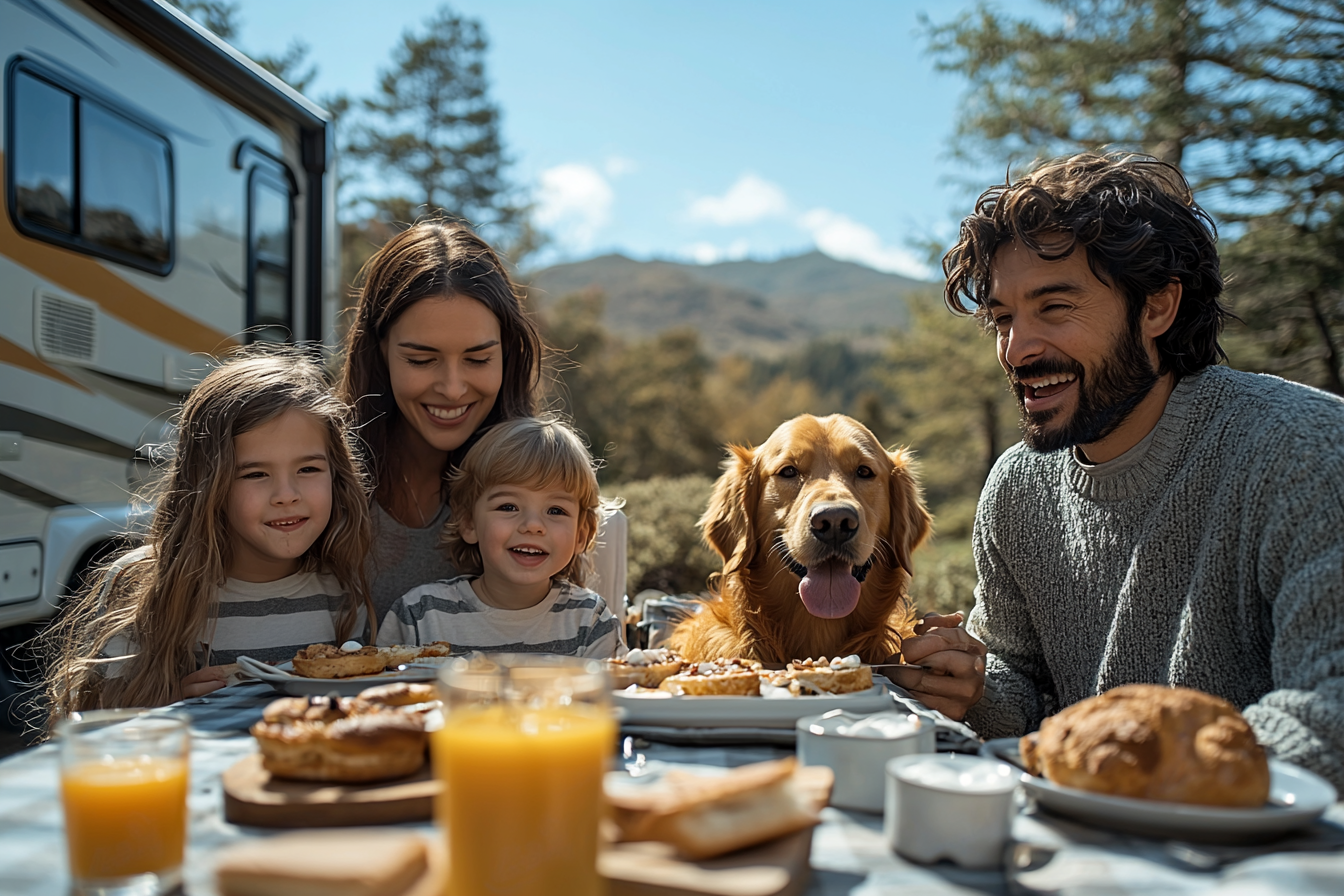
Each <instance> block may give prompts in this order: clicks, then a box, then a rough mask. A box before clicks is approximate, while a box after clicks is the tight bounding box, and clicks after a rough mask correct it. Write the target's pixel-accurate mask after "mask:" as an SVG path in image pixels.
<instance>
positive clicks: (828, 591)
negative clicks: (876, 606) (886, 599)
mask: <svg viewBox="0 0 1344 896" xmlns="http://www.w3.org/2000/svg"><path fill="white" fill-rule="evenodd" d="M798 596H799V597H801V598H802V599H803V606H805V607H807V612H809V613H811V614H812V615H813V616H820V617H821V618H822V619H839V618H840V617H841V616H848V615H849V614H850V613H852V612H854V608H855V607H856V606H858V605H859V580H858V579H856V578H854V573H853V572H852V571H851V569H850V565H849V564H848V563H844V562H842V561H840V560H828V561H827V562H825V563H823V564H822V565H821V566H809V567H808V569H807V575H805V576H803V580H802V581H801V582H799V583H798Z"/></svg>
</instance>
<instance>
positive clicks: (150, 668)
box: [47, 347, 369, 717]
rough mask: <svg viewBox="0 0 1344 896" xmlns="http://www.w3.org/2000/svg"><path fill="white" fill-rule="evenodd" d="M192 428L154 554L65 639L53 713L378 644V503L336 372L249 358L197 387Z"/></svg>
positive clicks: (193, 687) (188, 407)
mask: <svg viewBox="0 0 1344 896" xmlns="http://www.w3.org/2000/svg"><path fill="white" fill-rule="evenodd" d="M178 427H179V428H178V434H177V448H176V453H175V455H174V457H173V459H172V461H171V463H170V465H169V467H168V469H167V471H166V472H165V475H164V476H163V478H162V479H161V480H160V483H159V486H158V495H157V506H156V508H155V511H154V518H153V521H152V523H151V524H150V529H149V534H148V537H147V538H146V543H145V545H144V547H141V548H138V549H136V550H134V551H131V552H130V553H129V554H126V555H124V556H122V557H121V558H119V559H118V560H116V561H114V562H113V563H111V564H109V565H108V566H107V567H105V568H104V569H103V570H102V571H101V572H100V574H99V575H98V577H97V578H96V579H95V582H94V584H93V586H92V587H91V589H90V590H89V592H88V593H87V594H86V595H85V597H84V599H83V600H82V601H81V603H80V605H79V606H78V607H77V608H75V609H74V611H73V612H72V613H71V614H70V615H69V617H68V618H67V619H66V620H65V622H64V623H62V624H61V625H60V626H59V628H58V629H57V633H56V635H55V637H56V638H57V639H58V640H57V641H56V642H55V643H56V647H57V650H58V652H59V656H58V658H57V661H56V662H55V663H53V666H52V671H51V673H50V675H49V679H48V684H47V691H48V697H49V698H50V701H51V704H50V706H51V710H52V714H53V717H60V716H64V715H66V714H68V713H70V712H71V711H75V710H81V709H91V708H95V707H104V708H108V707H120V706H157V705H161V704H165V703H172V702H174V701H176V700H180V699H182V698H184V697H193V696H200V695H201V694H206V693H209V692H210V691H213V690H216V689H218V688H221V687H223V686H224V684H225V683H226V679H227V675H228V670H227V669H226V668H225V664H229V663H232V662H234V660H235V659H236V658H237V656H238V655H239V654H242V653H246V654H248V655H250V656H253V657H257V658H258V659H263V660H278V659H288V658H289V657H291V656H293V654H294V653H295V651H296V650H298V649H299V648H301V647H304V646H307V645H308V644H311V643H314V642H320V641H321V642H333V641H334V642H336V643H340V642H341V641H343V640H345V639H346V638H347V637H350V636H351V635H354V636H356V637H362V636H363V635H364V634H365V631H364V630H365V624H366V620H367V619H368V618H369V617H368V615H367V614H368V609H369V604H368V595H367V586H366V584H365V579H364V570H363V561H364V555H365V553H366V551H367V549H368V544H369V522H368V504H367V501H368V499H367V497H366V493H365V489H364V479H363V474H362V472H361V470H360V468H359V466H358V465H357V463H356V461H355V458H354V454H353V451H352V446H351V436H350V428H349V422H348V419H347V408H346V407H345V405H343V404H342V403H341V402H340V401H339V400H337V399H336V397H335V396H334V395H333V394H332V393H331V391H330V389H329V388H328V387H327V385H326V381H325V380H324V378H323V374H322V369H321V367H319V366H318V365H317V364H316V363H314V361H312V360H310V359H309V358H307V357H305V356H304V355H303V354H301V353H300V352H299V351H297V350H295V349H285V348H277V347H267V348H265V349H263V348H260V347H254V348H251V349H248V350H245V351H243V352H241V353H239V354H238V355H237V356H235V357H234V358H232V359H231V360H229V361H227V362H226V363H225V364H224V365H223V366H221V367H219V368H217V369H216V370H214V371H212V372H211V373H210V374H209V375H208V376H207V377H206V378H205V379H204V380H202V382H201V383H200V385H198V386H197V387H196V388H195V389H194V390H193V391H192V393H191V395H190V396H189V397H188V398H187V400H186V402H185V404H184V405H183V407H182V412H181V416H180V420H179V423H178Z"/></svg>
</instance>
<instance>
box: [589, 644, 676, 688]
mask: <svg viewBox="0 0 1344 896" xmlns="http://www.w3.org/2000/svg"><path fill="white" fill-rule="evenodd" d="M684 665H685V661H684V660H683V659H682V658H681V657H679V656H677V655H676V654H675V653H673V652H672V651H670V650H667V649H666V648H662V647H651V648H649V649H647V650H640V649H639V648H636V649H634V650H631V651H630V652H629V653H627V654H626V655H625V659H623V660H607V661H606V667H607V674H608V675H610V676H611V686H612V687H613V688H615V689H616V690H624V689H625V688H628V687H630V685H632V684H635V685H639V686H640V687H642V688H656V687H658V685H660V684H662V683H663V679H665V678H667V677H668V676H669V675H676V674H677V673H678V672H680V671H681V668H682V666H684Z"/></svg>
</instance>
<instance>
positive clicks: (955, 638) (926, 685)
mask: <svg viewBox="0 0 1344 896" xmlns="http://www.w3.org/2000/svg"><path fill="white" fill-rule="evenodd" d="M961 622H962V615H961V614H960V613H953V614H952V615H951V616H940V615H938V614H937V613H929V614H928V615H927V616H925V617H924V618H923V619H922V620H920V622H919V623H917V624H916V625H915V637H913V638H906V639H905V640H904V641H902V642H901V656H902V657H903V658H904V660H905V662H907V663H910V664H912V665H921V666H927V667H928V669H927V670H925V671H923V672H921V673H920V674H919V680H918V681H917V682H914V683H912V684H907V685H905V688H906V690H908V691H910V692H911V693H912V694H913V695H914V696H915V697H917V698H918V699H919V701H920V702H921V703H923V704H924V705H925V706H927V707H929V708H930V709H936V710H938V711H939V712H941V713H943V714H944V715H946V716H947V717H948V718H950V719H956V720H958V721H960V720H961V719H964V718H965V717H966V711H967V710H969V709H970V708H971V707H972V706H974V705H975V704H976V702H977V701H979V699H980V698H981V697H982V696H984V693H985V655H986V654H987V653H988V652H989V651H987V650H986V649H985V645H984V644H981V643H980V642H979V641H977V640H976V639H975V638H973V637H971V636H970V634H969V633H968V632H967V631H966V629H964V628H962V627H961ZM907 677H910V678H912V677H913V675H908V676H907Z"/></svg>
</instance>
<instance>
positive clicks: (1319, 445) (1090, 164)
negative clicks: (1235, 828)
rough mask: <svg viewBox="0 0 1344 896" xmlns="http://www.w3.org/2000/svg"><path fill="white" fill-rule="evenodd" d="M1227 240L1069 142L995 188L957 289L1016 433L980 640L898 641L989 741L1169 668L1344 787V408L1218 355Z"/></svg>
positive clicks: (987, 539) (994, 515)
mask: <svg viewBox="0 0 1344 896" xmlns="http://www.w3.org/2000/svg"><path fill="white" fill-rule="evenodd" d="M1214 240H1215V236H1214V233H1213V227H1212V224H1211V223H1210V221H1209V219H1208V217H1207V216H1206V215H1205V213H1204V212H1203V211H1202V210H1201V209H1200V208H1199V207H1198V206H1197V205H1196V204H1195V202H1194V199H1193V196H1192V195H1191V192H1190V188H1189V186H1188V185H1187V183H1186V182H1185V179H1184V178H1183V177H1182V176H1181V174H1180V173H1179V172H1178V171H1177V170H1176V169H1175V168H1173V167H1171V166H1169V165H1166V164H1164V163H1161V162H1158V161H1157V160H1155V159H1152V158H1149V157H1146V156H1136V155H1120V154H1115V155H1105V156H1103V155H1095V154H1084V155H1078V156H1074V157H1072V158H1068V159H1059V160H1055V161H1051V162H1047V163H1045V164H1044V165H1042V166H1040V167H1038V168H1037V169H1036V170H1035V171H1033V172H1032V173H1031V174H1029V175H1027V176H1026V177H1023V178H1022V179H1020V180H1019V181H1017V182H1016V183H1009V184H1004V185H1001V186H997V187H994V188H992V189H990V190H988V191H987V192H985V193H984V194H983V195H982V196H981V197H980V199H979V201H978V202H977V204H976V209H975V213H974V214H972V215H971V216H970V217H968V218H966V219H965V221H963V222H962V225H961V236H960V240H959V242H958V243H957V245H956V246H955V247H953V248H952V250H951V251H950V252H948V254H947V256H946V258H945V259H944V261H943V268H944V271H945V272H946V273H947V277H948V282H947V289H946V299H947V303H948V305H949V307H951V308H952V310H953V311H957V312H961V313H971V312H970V311H968V307H967V304H966V303H969V305H970V306H971V308H972V309H973V313H974V314H975V316H976V317H977V318H979V319H980V320H981V321H982V322H984V323H985V325H986V326H988V327H991V328H992V329H993V330H994V332H995V334H996V336H997V342H998V353H999V361H1000V363H1001V364H1002V365H1003V369H1004V371H1005V372H1006V373H1007V374H1008V381H1009V384H1010V386H1011V388H1012V390H1013V392H1014V394H1015V395H1016V396H1017V399H1018V403H1019V405H1020V407H1021V410H1022V431H1023V442H1022V444H1019V445H1016V446H1014V447H1012V448H1010V449H1009V450H1008V451H1006V452H1005V453H1004V454H1003V456H1002V457H1001V458H1000V459H999V461H998V463H997V464H996V465H995V467H994V469H993V471H992V472H991V473H990V476H989V479H988V481H987V482H986V483H985V488H984V491H983V493H982V494H981V497H980V504H979V507H978V509H977V512H976V520H975V532H974V551H975V562H976V570H977V573H978V577H979V584H978V586H977V588H976V603H975V608H974V609H973V610H972V611H971V616H970V619H969V620H968V623H967V629H969V633H968V631H967V630H964V629H961V628H958V627H956V626H957V625H958V624H959V623H960V619H959V618H958V617H956V616H954V617H930V618H928V619H926V621H925V622H924V624H923V625H922V626H921V628H922V632H921V634H920V636H919V637H916V638H913V639H909V640H908V641H907V643H906V645H905V655H906V659H907V661H908V662H917V663H923V664H925V665H928V666H930V667H931V668H932V670H933V671H932V672H929V673H924V674H923V676H922V680H921V681H920V683H919V686H918V687H917V688H915V690H916V691H917V692H918V693H919V695H920V696H921V697H922V698H923V699H924V700H925V701H926V702H928V703H929V704H930V705H931V706H934V707H936V708H939V709H942V710H943V711H945V712H947V713H948V714H949V715H952V716H953V717H955V718H963V717H964V718H965V720H966V722H967V723H968V724H969V725H971V726H972V727H973V728H975V730H976V731H977V732H978V733H979V734H981V735H982V736H985V737H1004V736H1016V735H1021V734H1025V733H1026V732H1028V731H1033V730H1035V729H1036V728H1037V727H1039V725H1040V723H1041V720H1042V719H1043V718H1045V717H1046V716H1048V715H1051V714H1053V713H1055V712H1058V711H1059V710H1060V709H1063V708H1064V707H1066V706H1068V705H1070V704H1072V703H1075V702H1077V701H1079V700H1082V699H1084V698H1086V697H1090V696H1093V695H1095V694H1099V693H1102V692H1103V691H1106V690H1109V689H1110V688H1113V687H1115V686H1117V685H1122V684H1129V683H1134V682H1154V683H1160V684H1170V685H1180V686H1184V687H1191V688H1197V689H1199V690H1202V691H1207V692H1209V693H1212V694H1216V695H1218V696H1220V697H1223V698H1224V699H1226V700H1228V701H1229V702H1231V703H1233V704H1234V705H1236V706H1237V707H1238V708H1240V709H1241V710H1242V712H1243V713H1244V714H1245V716H1246V719H1247V721H1249V722H1250V724H1251V726H1252V728H1253V729H1254V730H1255V733H1256V736H1257V738H1258V739H1259V740H1260V742H1261V744H1263V745H1264V746H1265V747H1266V748H1267V749H1268V750H1269V752H1270V753H1271V754H1272V755H1276V756H1277V757H1279V758H1281V759H1285V760H1288V761H1291V762H1295V763H1297V764H1299V765H1302V766H1305V767H1307V768H1309V769H1311V770H1313V771H1315V772H1318V773H1319V774H1322V775H1324V776H1325V777H1327V778H1329V779H1330V780H1331V781H1333V782H1334V783H1335V785H1336V786H1344V402H1342V401H1341V400H1339V399H1338V398H1337V397H1335V396H1332V395H1328V394H1326V393H1323V392H1318V391H1316V390H1314V389H1310V388H1307V387H1305V386H1301V385H1297V384H1294V383H1289V382H1286V381H1284V380H1281V379H1278V378H1276V377H1270V376H1262V375H1257V374H1249V373H1243V372H1240V371H1236V370H1231V369H1229V368H1227V367H1222V366H1217V364H1218V361H1219V360H1221V359H1223V358H1224V357H1225V356H1224V355H1223V352H1222V349H1221V347H1220V346H1219V344H1218V336H1219V334H1220V332H1221V330H1222V326H1223V323H1224V321H1225V320H1226V319H1227V318H1228V317H1229V312H1228V311H1227V309H1226V308H1225V306H1223V305H1222V304H1221V303H1220V301H1219V296H1220V294H1221V292H1222V279H1221V276H1220V273H1219V265H1218V254H1217V251H1216V248H1215V245H1214ZM977 639H978V640H977ZM986 648H987V653H986Z"/></svg>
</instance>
